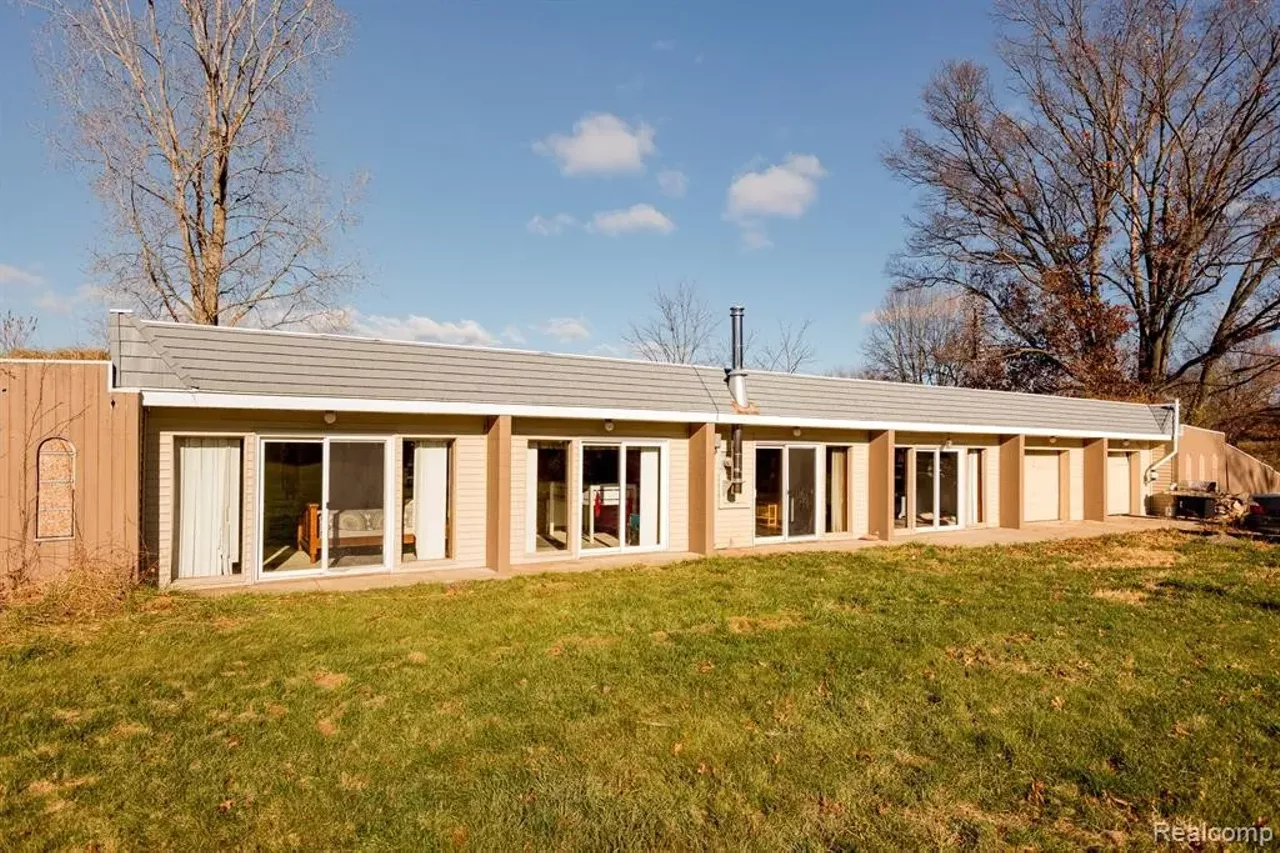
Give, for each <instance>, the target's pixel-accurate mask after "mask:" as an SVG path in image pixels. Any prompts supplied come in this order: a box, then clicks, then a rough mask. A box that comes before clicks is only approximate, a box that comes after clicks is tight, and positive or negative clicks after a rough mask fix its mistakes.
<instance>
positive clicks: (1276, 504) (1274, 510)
mask: <svg viewBox="0 0 1280 853" xmlns="http://www.w3.org/2000/svg"><path fill="white" fill-rule="evenodd" d="M1254 500H1255V501H1257V502H1258V503H1260V504H1261V505H1262V508H1263V509H1265V510H1266V511H1267V515H1280V495H1259V496H1258V497H1256V498H1254Z"/></svg>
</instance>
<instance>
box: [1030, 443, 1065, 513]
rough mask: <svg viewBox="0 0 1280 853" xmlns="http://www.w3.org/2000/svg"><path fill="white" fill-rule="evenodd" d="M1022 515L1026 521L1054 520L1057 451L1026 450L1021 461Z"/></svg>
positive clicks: (1055, 509) (1056, 498)
mask: <svg viewBox="0 0 1280 853" xmlns="http://www.w3.org/2000/svg"><path fill="white" fill-rule="evenodd" d="M1023 474H1024V479H1023V490H1024V496H1023V517H1024V519H1025V520H1026V521H1056V520H1057V519H1058V518H1059V517H1060V516H1059V511H1058V488H1059V485H1058V452H1057V451H1056V450H1049V451H1037V450H1028V451H1027V455H1026V459H1025V461H1024V462H1023Z"/></svg>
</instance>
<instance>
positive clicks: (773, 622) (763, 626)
mask: <svg viewBox="0 0 1280 853" xmlns="http://www.w3.org/2000/svg"><path fill="white" fill-rule="evenodd" d="M725 624H727V625H728V626H729V632H730V633H733V634H751V633H754V632H756V631H781V630H783V629H785V628H795V627H798V626H800V625H803V624H804V617H802V616H800V615H799V614H797V613H774V614H771V615H768V616H730V617H729V618H728V619H726V620H725Z"/></svg>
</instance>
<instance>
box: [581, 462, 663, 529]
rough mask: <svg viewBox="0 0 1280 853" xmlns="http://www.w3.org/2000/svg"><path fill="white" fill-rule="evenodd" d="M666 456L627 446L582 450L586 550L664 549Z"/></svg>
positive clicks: (582, 518) (583, 523)
mask: <svg viewBox="0 0 1280 853" xmlns="http://www.w3.org/2000/svg"><path fill="white" fill-rule="evenodd" d="M662 451H663V449H662V447H661V446H660V445H652V444H632V443H629V442H623V443H621V444H584V445H583V446H582V457H581V460H582V465H581V471H582V491H581V539H580V545H581V548H582V550H584V551H598V550H614V549H617V550H625V549H646V548H648V549H654V548H660V547H662V546H663V545H665V544H666V531H665V529H664V527H665V523H664V520H663V512H664V507H665V505H666V497H665V490H666V484H665V482H664V479H665V477H664V474H663V464H662V463H663V456H662Z"/></svg>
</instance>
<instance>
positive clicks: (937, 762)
mask: <svg viewBox="0 0 1280 853" xmlns="http://www.w3.org/2000/svg"><path fill="white" fill-rule="evenodd" d="M0 628H3V632H2V633H0V636H3V639H2V640H0V833H2V834H3V835H2V837H3V840H2V841H0V846H3V847H11V846H16V847H24V846H25V847H39V848H47V847H65V846H81V845H95V844H96V845H100V846H102V847H106V848H112V847H124V848H157V847H162V848H164V847H167V848H181V849H184V850H185V849H194V848H215V847H226V846H240V847H247V846H252V847H302V848H308V849H319V848H334V847H369V848H406V847H410V848H422V847H470V848H475V849H495V848H496V849H511V848H515V847H529V848H534V849H538V848H546V847H554V848H605V847H607V848H646V849H649V848H668V849H670V848H678V849H685V848H689V847H713V848H727V847H734V848H736V847H742V846H746V847H753V848H776V847H782V846H786V847H799V848H829V847H833V846H836V847H844V846H850V845H861V846H872V847H886V848H888V847H937V846H958V847H997V846H1004V845H1010V844H1015V845H1039V846H1047V847H1065V846H1078V845H1082V844H1090V843H1096V844H1104V845H1105V844H1112V843H1124V842H1126V841H1131V842H1136V843H1138V844H1139V845H1149V844H1150V839H1151V825H1152V821H1153V819H1156V818H1158V817H1159V818H1163V819H1171V820H1173V821H1182V822H1186V823H1197V824H1198V823H1200V822H1207V823H1209V824H1211V825H1213V824H1220V825H1233V826H1240V825H1252V824H1253V823H1254V822H1255V821H1257V820H1263V821H1276V820H1278V819H1280V814H1278V812H1280V549H1277V548H1274V547H1268V546H1264V545H1256V544H1251V543H1243V542H1233V541H1229V540H1225V541H1219V540H1211V539H1205V538H1199V537H1192V536H1183V535H1180V534H1173V533H1152V534H1146V535H1142V536H1133V537H1126V538H1111V539H1103V540H1094V541H1088V542H1074V543H1072V542H1066V543H1049V544H1044V545H1036V546H1021V547H1009V548H985V549H973V550H955V549H941V548H933V547H928V546H924V545H908V546H902V547H896V548H877V549H868V550H864V551H860V552H858V553H854V554H827V553H808V554H797V555H794V556H771V557H758V558H739V559H714V560H705V561H697V562H689V563H682V564H679V565H672V566H667V567H662V568H635V569H618V570H612V571H603V572H598V573H588V574H575V575H554V576H541V577H531V578H523V579H517V580H511V581H506V582H498V583H493V582H477V583H470V584H461V585H457V586H452V587H440V586H434V585H424V586H418V587H411V588H403V589H396V590H383V591H375V592H367V593H357V594H306V595H291V596H278V597H277V596H265V595H258V596H252V595H241V596H235V597H230V598H221V599H206V598H196V597H189V596H162V595H155V594H150V595H146V594H143V595H139V596H138V598H137V599H136V601H135V602H134V603H133V605H132V607H131V609H130V612H128V613H125V614H122V615H119V616H115V617H111V618H107V619H105V620H102V621H98V622H95V623H92V624H77V625H63V626H54V627H37V626H33V625H32V624H31V623H30V622H29V621H27V622H24V621H21V620H20V619H18V618H17V617H15V616H10V617H9V618H8V619H7V620H6V621H0Z"/></svg>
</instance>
